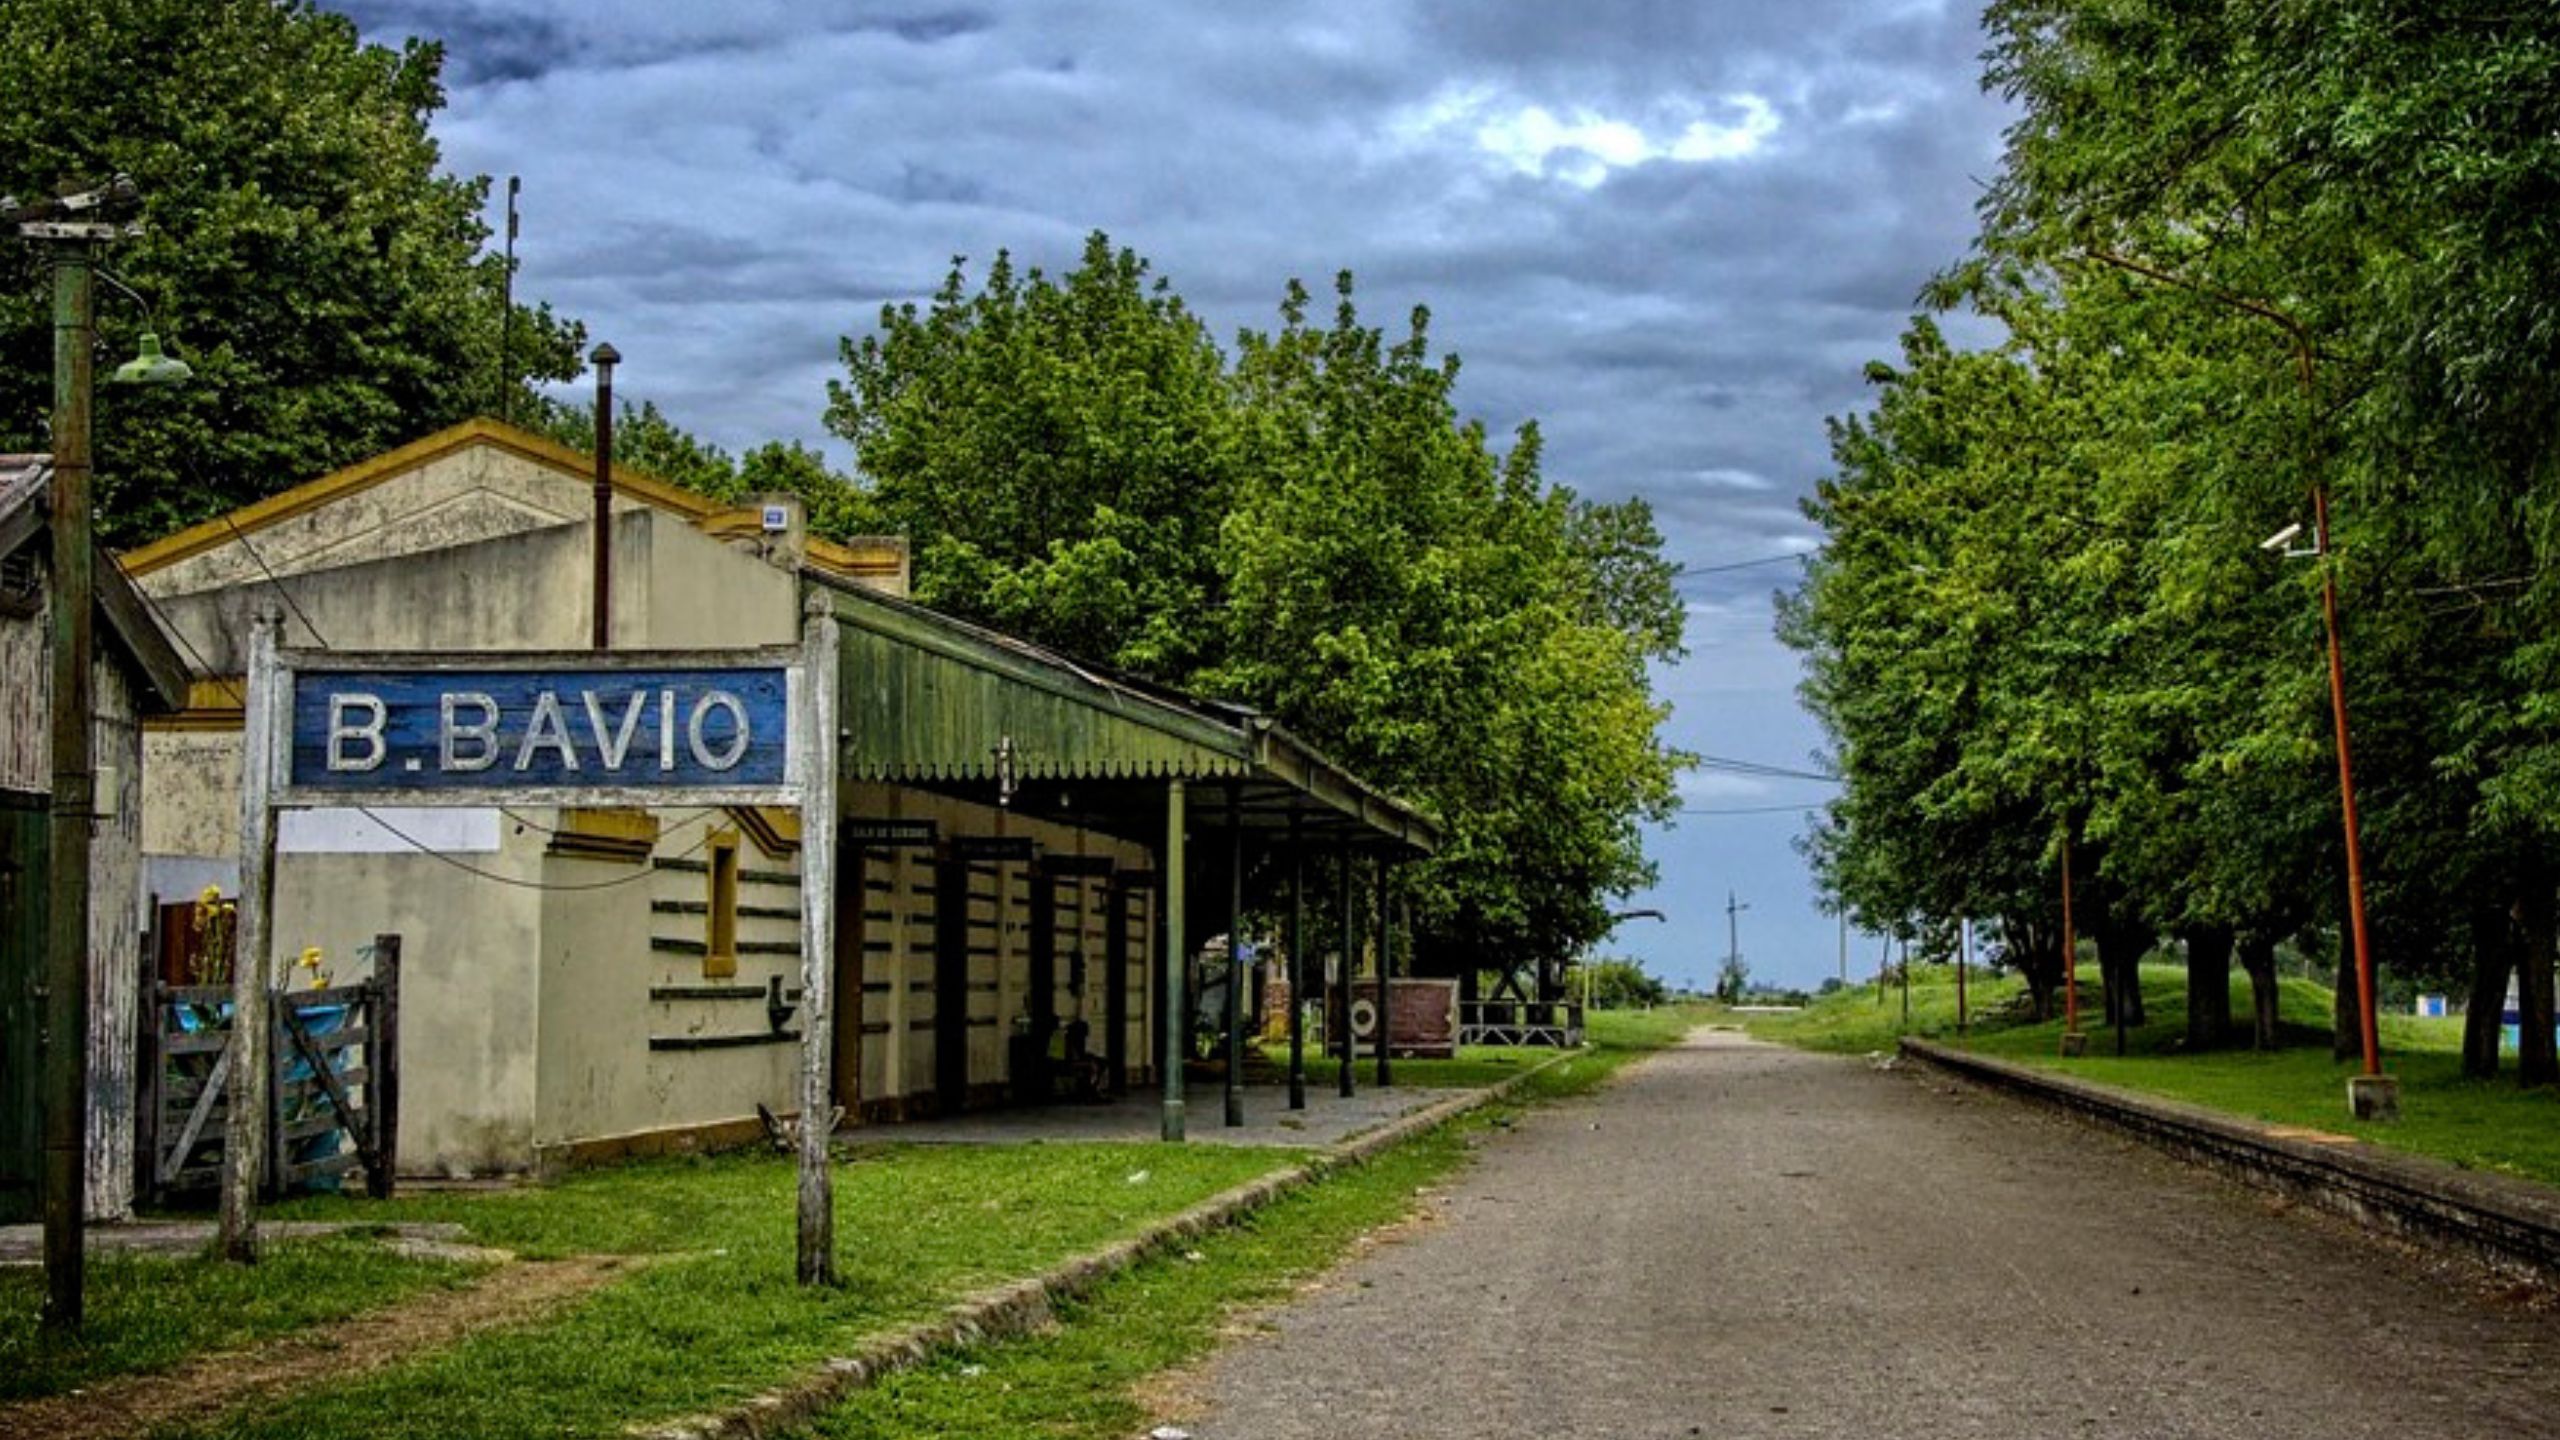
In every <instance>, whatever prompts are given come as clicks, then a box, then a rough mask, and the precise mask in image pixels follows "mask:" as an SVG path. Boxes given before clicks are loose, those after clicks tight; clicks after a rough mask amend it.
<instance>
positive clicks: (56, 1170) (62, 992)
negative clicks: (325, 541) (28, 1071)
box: [37, 240, 97, 1331]
mask: <svg viewBox="0 0 2560 1440" xmlns="http://www.w3.org/2000/svg"><path fill="white" fill-rule="evenodd" d="M91 267H92V261H91V258H90V252H89V246H88V243H87V242H86V241H76V240H75V241H67V242H62V243H59V244H56V245H55V246H54V247H53V490H52V503H53V513H52V517H51V519H52V530H53V555H52V564H53V617H52V618H53V635H52V651H53V653H52V661H53V674H52V686H53V694H52V697H51V698H52V733H51V739H52V747H53V825H52V833H51V835H50V837H49V843H50V845H51V853H50V857H49V859H50V864H49V867H48V868H49V870H50V874H49V875H48V877H47V881H48V883H47V885H46V891H45V895H46V911H45V924H46V943H45V967H44V999H43V1006H44V1028H43V1031H42V1038H41V1039H40V1040H39V1042H38V1047H37V1048H38V1050H39V1051H40V1052H41V1053H42V1055H43V1060H42V1065H43V1071H44V1268H45V1302H44V1324H45V1325H46V1326H47V1327H48V1328H51V1329H55V1330H66V1331H68V1330H77V1329H79V1328H80V1324H81V1320H82V1316H83V1313H84V1310H85V1308H86V1290H87V1275H86V1270H85V1266H86V1260H85V1256H84V1254H83V1246H84V1245H85V1244H86V1236H85V1235H84V1234H83V1227H84V1226H85V1224H86V1211H87V1209H88V1187H87V1173H86V1169H85V1163H86V1160H87V1151H88V1143H87V1131H88V1117H89V1103H88V1099H89V816H90V814H91V812H92V811H93V810H95V809H96V808H97V803H96V789H97V777H96V773H95V770H94V768H93V765H92V759H91V755H90V745H89V726H90V719H91V712H92V711H94V710H95V709H96V708H97V707H96V705H95V703H94V700H93V697H92V696H91V693H90V690H91V685H90V672H89V664H90V654H91V651H92V648H93V637H92V636H91V633H90V626H91V623H92V616H93V614H94V613H95V610H96V604H95V601H94V598H93V597H94V596H95V594H96V589H97V576H96V574H95V572H94V570H93V568H92V557H93V553H94V552H93V551H92V550H91V548H90V541H89V397H90V394H91V382H92V369H93V361H92V352H93V350H94V348H95V346H94V342H93V336H92V334H91V331H92V328H93V324H94V319H93V316H94V307H95V301H96V290H95V283H94V277H93V274H92V268H91Z"/></svg>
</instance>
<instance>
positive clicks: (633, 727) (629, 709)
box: [584, 690, 649, 770]
mask: <svg viewBox="0 0 2560 1440" xmlns="http://www.w3.org/2000/svg"><path fill="white" fill-rule="evenodd" d="M584 694H585V696H586V701H587V724H588V726H589V727H590V728H592V729H593V730H594V731H595V736H596V754H597V755H599V756H601V757H602V758H603V760H604V768H606V769H607V770H619V769H621V768H622V759H623V757H624V756H626V755H628V754H630V753H631V737H632V736H634V735H636V734H638V733H640V712H641V711H642V710H644V709H646V708H648V704H649V697H648V696H646V695H643V694H641V693H640V692H639V691H637V690H634V691H632V692H631V703H630V704H628V705H625V706H623V707H622V728H620V729H618V730H615V731H612V732H611V733H607V732H606V730H605V725H604V704H603V702H601V701H599V700H597V699H596V692H594V691H593V690H589V691H586V692H584Z"/></svg>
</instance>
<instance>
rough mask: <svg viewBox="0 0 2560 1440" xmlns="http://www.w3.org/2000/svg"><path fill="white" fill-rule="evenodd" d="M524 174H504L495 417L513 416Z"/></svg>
mask: <svg viewBox="0 0 2560 1440" xmlns="http://www.w3.org/2000/svg"><path fill="white" fill-rule="evenodd" d="M523 190H524V177H523V176H521V175H510V176H508V177H507V263H506V267H505V268H504V269H503V270H501V271H500V272H499V275H498V418H499V419H500V420H502V421H509V422H512V421H513V420H514V419H515V407H516V396H515V385H516V377H515V344H516V228H517V226H516V196H517V195H518V194H520V193H522V191H523Z"/></svg>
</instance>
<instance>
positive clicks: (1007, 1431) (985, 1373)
mask: <svg viewBox="0 0 2560 1440" xmlns="http://www.w3.org/2000/svg"><path fill="white" fill-rule="evenodd" d="M1704 1016H1705V1012H1704V1011H1702V1010H1698V1009H1694V1008H1693V1009H1688V1010H1681V1011H1674V1010H1671V1009H1668V1008H1665V1009H1662V1010H1657V1011H1655V1012H1653V1013H1652V1014H1651V1015H1641V1014H1638V1015H1624V1014H1611V1015H1607V1016H1600V1017H1595V1019H1594V1023H1593V1025H1592V1030H1593V1037H1592V1042H1593V1043H1592V1044H1591V1046H1590V1047H1588V1048H1586V1049H1584V1050H1580V1051H1575V1052H1572V1053H1571V1054H1570V1055H1569V1056H1568V1057H1567V1058H1566V1059H1564V1060H1562V1061H1560V1062H1559V1063H1557V1064H1555V1065H1553V1066H1550V1067H1549V1068H1547V1069H1545V1070H1542V1071H1539V1072H1538V1073H1537V1074H1536V1075H1535V1076H1532V1077H1531V1078H1530V1079H1529V1080H1527V1081H1525V1082H1523V1084H1522V1085H1521V1087H1520V1088H1519V1089H1518V1090H1516V1091H1514V1092H1513V1093H1512V1095H1511V1096H1509V1097H1506V1099H1505V1100H1503V1101H1502V1102H1499V1103H1498V1104H1496V1105H1494V1106H1489V1107H1487V1108H1486V1109H1484V1110H1479V1111H1476V1112H1474V1113H1473V1114H1471V1115H1468V1116H1466V1117H1463V1118H1461V1119H1459V1120H1457V1121H1455V1122H1453V1123H1452V1124H1449V1125H1446V1126H1442V1127H1441V1128H1440V1129H1438V1130H1436V1131H1434V1132H1432V1133H1431V1134H1429V1135H1426V1136H1422V1137H1419V1138H1417V1139H1415V1140H1412V1141H1409V1142H1407V1143H1405V1144H1403V1145H1399V1146H1397V1147H1395V1148H1394V1149H1392V1150H1390V1151H1388V1152H1386V1153H1385V1154H1383V1155H1380V1156H1378V1157H1377V1158H1376V1159H1374V1160H1372V1161H1370V1162H1369V1163H1367V1164H1365V1165H1360V1166H1356V1167H1353V1168H1350V1169H1347V1170H1341V1171H1337V1172H1335V1173H1334V1174H1332V1175H1330V1176H1328V1177H1326V1178H1325V1179H1323V1180H1322V1181H1319V1182H1318V1183H1316V1184H1314V1185H1310V1186H1308V1187H1306V1188H1304V1189H1301V1190H1298V1191H1296V1192H1294V1193H1292V1194H1291V1195H1289V1196H1287V1197H1285V1198H1284V1199H1282V1200H1280V1201H1278V1202H1277V1203H1275V1204H1272V1205H1270V1206H1268V1207H1266V1208H1265V1209H1263V1210H1261V1211H1260V1212H1258V1213H1256V1214H1254V1215H1252V1216H1249V1217H1247V1218H1246V1219H1245V1220H1244V1221H1243V1222H1242V1223H1240V1224H1238V1225H1236V1226H1234V1227H1232V1228H1230V1229H1226V1230H1222V1231H1219V1232H1217V1233H1216V1234H1213V1235H1210V1236H1207V1237H1204V1238H1203V1239H1202V1240H1201V1241H1200V1242H1199V1243H1198V1244H1197V1245H1195V1246H1194V1247H1192V1249H1191V1250H1190V1251H1188V1252H1187V1253H1185V1254H1168V1255H1163V1256H1159V1257H1157V1258H1155V1259H1152V1260H1149V1261H1147V1262H1146V1263H1145V1264H1142V1265H1139V1266H1136V1267H1134V1268H1132V1269H1130V1270H1128V1271H1126V1272H1124V1273H1122V1274H1120V1275H1118V1276H1115V1277H1114V1278H1113V1279H1111V1280H1110V1281H1108V1282H1107V1283H1105V1284H1104V1285H1103V1286H1102V1287H1101V1289H1099V1290H1098V1291H1096V1292H1095V1294H1094V1295H1092V1296H1091V1297H1089V1298H1088V1299H1087V1300H1086V1301H1085V1302H1084V1303H1082V1304H1079V1305H1075V1306H1072V1307H1069V1308H1068V1309H1067V1310H1066V1311H1065V1312H1064V1313H1062V1314H1061V1315H1060V1317H1059V1318H1060V1319H1061V1320H1062V1321H1063V1322H1065V1323H1064V1324H1063V1325H1061V1326H1060V1328H1058V1329H1057V1330H1055V1331H1053V1332H1050V1333H1048V1334H1044V1335H1039V1336H1035V1337H1030V1338H1026V1339H1021V1340H1014V1341H1007V1342H1004V1343H1001V1344H996V1345H987V1346H979V1347H974V1348H972V1349H970V1350H967V1351H962V1352H956V1353H952V1354H946V1355H943V1356H941V1357H939V1358H938V1359H936V1360H935V1361H934V1363H932V1364H930V1365H927V1366H923V1367H921V1368H918V1369H916V1370H912V1371H907V1372H904V1373H902V1374H898V1375H892V1376H890V1377H888V1378H887V1379H885V1380H884V1381H882V1382H881V1383H880V1384H879V1385H876V1386H873V1387H871V1388H869V1389H866V1390H861V1391H857V1392H855V1393H854V1395H853V1396H852V1397H851V1398H850V1399H848V1400H846V1401H845V1402H844V1403H843V1404H841V1405H838V1406H837V1407H836V1408H834V1409H833V1410H831V1411H829V1412H828V1413H827V1414H826V1415H825V1416H824V1417H822V1418H821V1420H820V1421H819V1423H818V1424H817V1425H816V1426H815V1427H814V1429H813V1431H812V1432H810V1433H813V1434H815V1435H819V1436H825V1437H829V1440H853V1437H861V1440H908V1437H923V1436H971V1437H980V1436H1040V1437H1044V1440H1122V1437H1125V1436H1129V1435H1133V1434H1137V1433H1140V1431H1141V1430H1142V1428H1143V1426H1144V1425H1145V1423H1146V1422H1147V1421H1148V1420H1149V1419H1150V1418H1151V1417H1149V1416H1148V1415H1147V1414H1146V1413H1145V1411H1144V1409H1143V1407H1142V1405H1141V1403H1140V1400H1139V1398H1138V1393H1137V1390H1138V1387H1139V1386H1140V1385H1141V1384H1142V1383H1143V1382H1144V1381H1146V1380H1147V1379H1148V1378H1149V1377H1151V1376H1153V1375H1155V1374H1157V1373H1158V1372H1160V1371H1163V1370H1165V1369H1168V1368H1170V1367H1173V1366H1177V1365H1181V1364H1185V1363H1187V1362H1190V1361H1193V1360H1196V1359H1198V1358H1199V1357H1200V1356H1202V1355H1204V1354H1206V1353H1207V1352H1208V1350H1209V1349H1210V1348H1211V1347H1212V1346H1213V1345H1215V1344H1216V1343H1217V1340H1218V1337H1219V1334H1220V1332H1221V1330H1222V1328H1223V1327H1224V1324H1225V1323H1226V1321H1227V1319H1228V1317H1229V1316H1230V1315H1231V1314H1232V1313H1233V1312H1234V1311H1236V1310H1237V1309H1239V1308H1241V1307H1247V1306H1254V1305H1262V1304H1269V1303H1271V1302H1274V1301H1277V1300H1281V1299H1284V1298H1286V1297H1287V1295H1288V1294H1289V1293H1290V1292H1291V1290H1292V1289H1293V1288H1294V1287H1295V1286H1296V1285H1298V1284H1299V1283H1300V1282H1302V1281H1304V1280H1306V1279H1307V1278H1309V1277H1311V1276H1313V1275H1315V1274H1317V1273H1319V1272H1321V1271H1323V1270H1325V1269H1326V1268H1328V1267H1330V1266H1331V1265H1333V1264H1334V1263H1335V1262H1336V1261H1337V1260H1338V1259H1340V1258H1341V1256H1342V1254H1343V1252H1344V1250H1345V1249H1346V1248H1348V1247H1349V1245H1350V1244H1351V1242H1352V1241H1354V1240H1355V1239H1357V1238H1358V1237H1359V1236H1360V1235H1362V1234H1363V1233H1365V1232H1367V1231H1368V1230H1370V1229H1372V1228H1374V1227H1376V1226H1379V1225H1382V1224H1386V1223H1389V1222H1392V1221H1394V1220H1396V1219H1399V1218H1401V1217H1402V1216H1404V1215H1405V1214H1407V1213H1408V1212H1409V1211H1411V1209H1412V1208H1413V1205H1414V1201H1415V1197H1416V1196H1417V1195H1418V1194H1419V1193H1420V1192H1421V1191H1422V1190H1424V1189H1425V1188H1426V1187H1429V1186H1431V1185H1434V1184H1437V1183H1439V1182H1441V1181H1443V1180H1445V1179H1447V1178H1448V1177H1449V1176H1450V1175H1451V1173H1452V1172H1454V1171H1455V1170H1456V1169H1457V1168H1458V1167H1459V1166H1460V1165H1461V1164H1462V1163H1463V1162H1464V1160H1465V1157H1466V1155H1467V1153H1468V1149H1469V1142H1470V1139H1471V1137H1472V1136H1474V1135H1475V1134H1477V1133H1478V1132H1480V1131H1481V1130H1483V1129H1484V1128H1486V1127H1488V1126H1490V1125H1492V1124H1494V1123H1496V1120H1497V1118H1498V1117H1507V1116H1509V1115H1511V1114H1514V1113H1517V1111H1518V1110H1519V1109H1520V1108H1522V1107H1523V1106H1526V1105H1530V1104H1535V1103H1538V1102H1540V1101H1542V1100H1547V1099H1552V1098H1556V1097H1558V1096H1563V1095H1570V1094H1578V1093H1580V1092H1583V1091H1586V1090H1589V1089H1590V1088H1592V1087H1593V1086H1596V1085H1598V1084H1599V1083H1600V1082H1601V1081H1602V1080H1604V1079H1606V1078H1607V1077H1608V1076H1609V1075H1611V1074H1612V1073H1614V1072H1615V1071H1616V1070H1617V1069H1618V1068H1619V1067H1620V1066H1621V1065H1624V1064H1625V1063H1627V1062H1628V1061H1630V1060H1632V1059H1635V1058H1636V1057H1637V1056H1639V1055H1641V1054H1643V1053H1644V1052H1645V1051H1647V1050H1651V1049H1656V1048H1659V1047H1661V1046H1663V1045H1667V1044H1669V1043H1671V1042H1672V1041H1674V1040H1677V1039H1678V1038H1679V1037H1680V1036H1681V1035H1683V1034H1685V1033H1687V1031H1688V1030H1689V1029H1690V1028H1691V1027H1692V1026H1693V1025H1695V1024H1696V1023H1698V1022H1699V1020H1701V1019H1702V1018H1704ZM1525 1053H1527V1054H1529V1055H1530V1056H1531V1057H1532V1060H1531V1063H1535V1061H1536V1060H1538V1059H1544V1058H1546V1057H1548V1056H1550V1055H1553V1054H1554V1053H1555V1052H1553V1051H1533V1052H1525ZM1443 1063H1462V1062H1443ZM1395 1069H1396V1071H1397V1073H1399V1074H1401V1073H1402V1070H1403V1065H1402V1062H1398V1064H1397V1065H1396V1067H1395ZM1195 1257H1196V1258H1195ZM1461 1428H1463V1427H1461Z"/></svg>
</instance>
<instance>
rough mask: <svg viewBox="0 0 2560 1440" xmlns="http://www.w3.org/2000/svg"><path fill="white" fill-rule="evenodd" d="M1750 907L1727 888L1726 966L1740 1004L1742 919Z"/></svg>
mask: <svg viewBox="0 0 2560 1440" xmlns="http://www.w3.org/2000/svg"><path fill="white" fill-rule="evenodd" d="M1750 908H1751V907H1750V906H1748V905H1744V904H1742V903H1740V902H1739V901H1737V900H1735V899H1734V898H1733V892H1732V891H1730V890H1727V891H1726V892H1724V945H1725V966H1726V973H1727V974H1730V975H1732V976H1733V977H1734V982H1733V998H1734V1001H1735V1003H1737V1004H1739V1003H1740V1002H1741V1000H1742V979H1741V976H1742V919H1741V916H1742V912H1743V911H1745V910H1748V909H1750Z"/></svg>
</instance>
